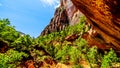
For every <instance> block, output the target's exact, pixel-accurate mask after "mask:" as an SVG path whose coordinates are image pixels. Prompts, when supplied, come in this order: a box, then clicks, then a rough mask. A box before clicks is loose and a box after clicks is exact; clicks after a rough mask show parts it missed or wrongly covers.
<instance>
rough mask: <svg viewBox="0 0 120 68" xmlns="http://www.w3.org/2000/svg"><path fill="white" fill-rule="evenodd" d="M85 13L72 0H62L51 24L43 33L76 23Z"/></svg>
mask: <svg viewBox="0 0 120 68" xmlns="http://www.w3.org/2000/svg"><path fill="white" fill-rule="evenodd" d="M81 16H83V14H82V13H81V12H80V11H79V10H78V9H77V8H76V7H75V6H74V5H73V3H72V2H71V1H70V0H60V6H59V7H58V8H57V9H56V11H55V14H54V17H53V18H52V19H51V21H50V24H48V26H46V28H45V29H44V30H43V31H42V33H41V35H45V34H50V33H51V32H57V31H60V30H63V29H64V28H65V27H66V26H68V25H74V24H75V23H77V22H78V21H79V18H80V17H81Z"/></svg>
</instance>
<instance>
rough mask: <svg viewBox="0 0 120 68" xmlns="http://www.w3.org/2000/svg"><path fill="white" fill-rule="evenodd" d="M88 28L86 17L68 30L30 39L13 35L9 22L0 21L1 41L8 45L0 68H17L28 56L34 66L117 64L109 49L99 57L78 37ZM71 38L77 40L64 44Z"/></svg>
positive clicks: (6, 20)
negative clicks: (47, 63) (51, 62)
mask: <svg viewBox="0 0 120 68" xmlns="http://www.w3.org/2000/svg"><path fill="white" fill-rule="evenodd" d="M89 28H90V27H86V26H85V17H81V18H80V21H79V23H78V24H76V25H74V26H68V27H67V28H65V30H62V31H60V32H54V33H51V34H48V35H44V36H39V37H38V38H31V37H30V36H29V35H24V34H21V33H20V32H18V31H16V30H15V28H14V27H13V26H11V25H10V22H9V20H8V19H3V20H0V40H2V41H5V42H7V43H8V44H9V48H8V51H7V52H6V53H0V68H8V67H9V68H16V65H18V64H19V63H20V61H22V60H23V58H26V57H28V56H29V57H32V58H33V60H34V61H36V62H39V61H41V60H42V61H43V60H44V59H45V58H48V57H49V58H52V59H54V60H55V61H57V62H61V63H69V64H72V66H73V68H82V64H80V61H82V60H84V61H86V62H88V63H89V64H90V66H91V67H94V65H93V64H95V65H96V64H97V65H98V66H100V65H101V68H107V67H110V66H111V65H112V63H117V62H118V58H117V55H116V53H115V52H114V51H113V50H112V49H111V50H110V52H108V53H106V54H105V55H104V54H101V53H98V51H97V47H92V48H90V47H88V44H87V42H86V41H85V40H84V39H82V38H81V36H82V34H84V33H85V32H87V31H88V30H89ZM72 34H77V35H78V36H79V38H78V39H75V40H74V41H73V42H69V41H67V40H65V38H66V37H67V36H70V35H72ZM28 59H29V58H28Z"/></svg>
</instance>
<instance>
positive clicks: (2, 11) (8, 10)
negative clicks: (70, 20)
mask: <svg viewBox="0 0 120 68" xmlns="http://www.w3.org/2000/svg"><path fill="white" fill-rule="evenodd" d="M58 4H59V0H0V18H8V19H9V20H10V21H11V24H12V25H14V26H15V28H16V30H18V31H21V32H23V33H25V34H29V35H30V36H31V37H37V36H39V35H40V33H41V31H42V30H43V29H44V28H45V26H46V25H47V24H49V22H50V19H51V18H52V17H53V16H54V11H55V7H56V6H57V5H58Z"/></svg>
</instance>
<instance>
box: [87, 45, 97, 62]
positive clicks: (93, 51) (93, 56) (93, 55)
mask: <svg viewBox="0 0 120 68" xmlns="http://www.w3.org/2000/svg"><path fill="white" fill-rule="evenodd" d="M97 55H98V53H97V47H96V46H94V47H92V48H90V49H89V51H88V52H87V57H88V60H89V62H90V63H93V64H95V63H97V61H98V60H97V59H98V57H97Z"/></svg>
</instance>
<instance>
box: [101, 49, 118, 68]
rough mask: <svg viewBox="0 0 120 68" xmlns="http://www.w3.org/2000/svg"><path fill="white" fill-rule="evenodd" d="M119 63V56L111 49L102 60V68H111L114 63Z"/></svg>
mask: <svg viewBox="0 0 120 68" xmlns="http://www.w3.org/2000/svg"><path fill="white" fill-rule="evenodd" d="M117 61H118V58H117V55H116V53H115V52H114V50H112V49H110V51H109V52H108V53H107V54H106V55H104V57H103V59H102V64H101V68H109V67H110V66H111V64H112V63H115V62H117Z"/></svg>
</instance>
